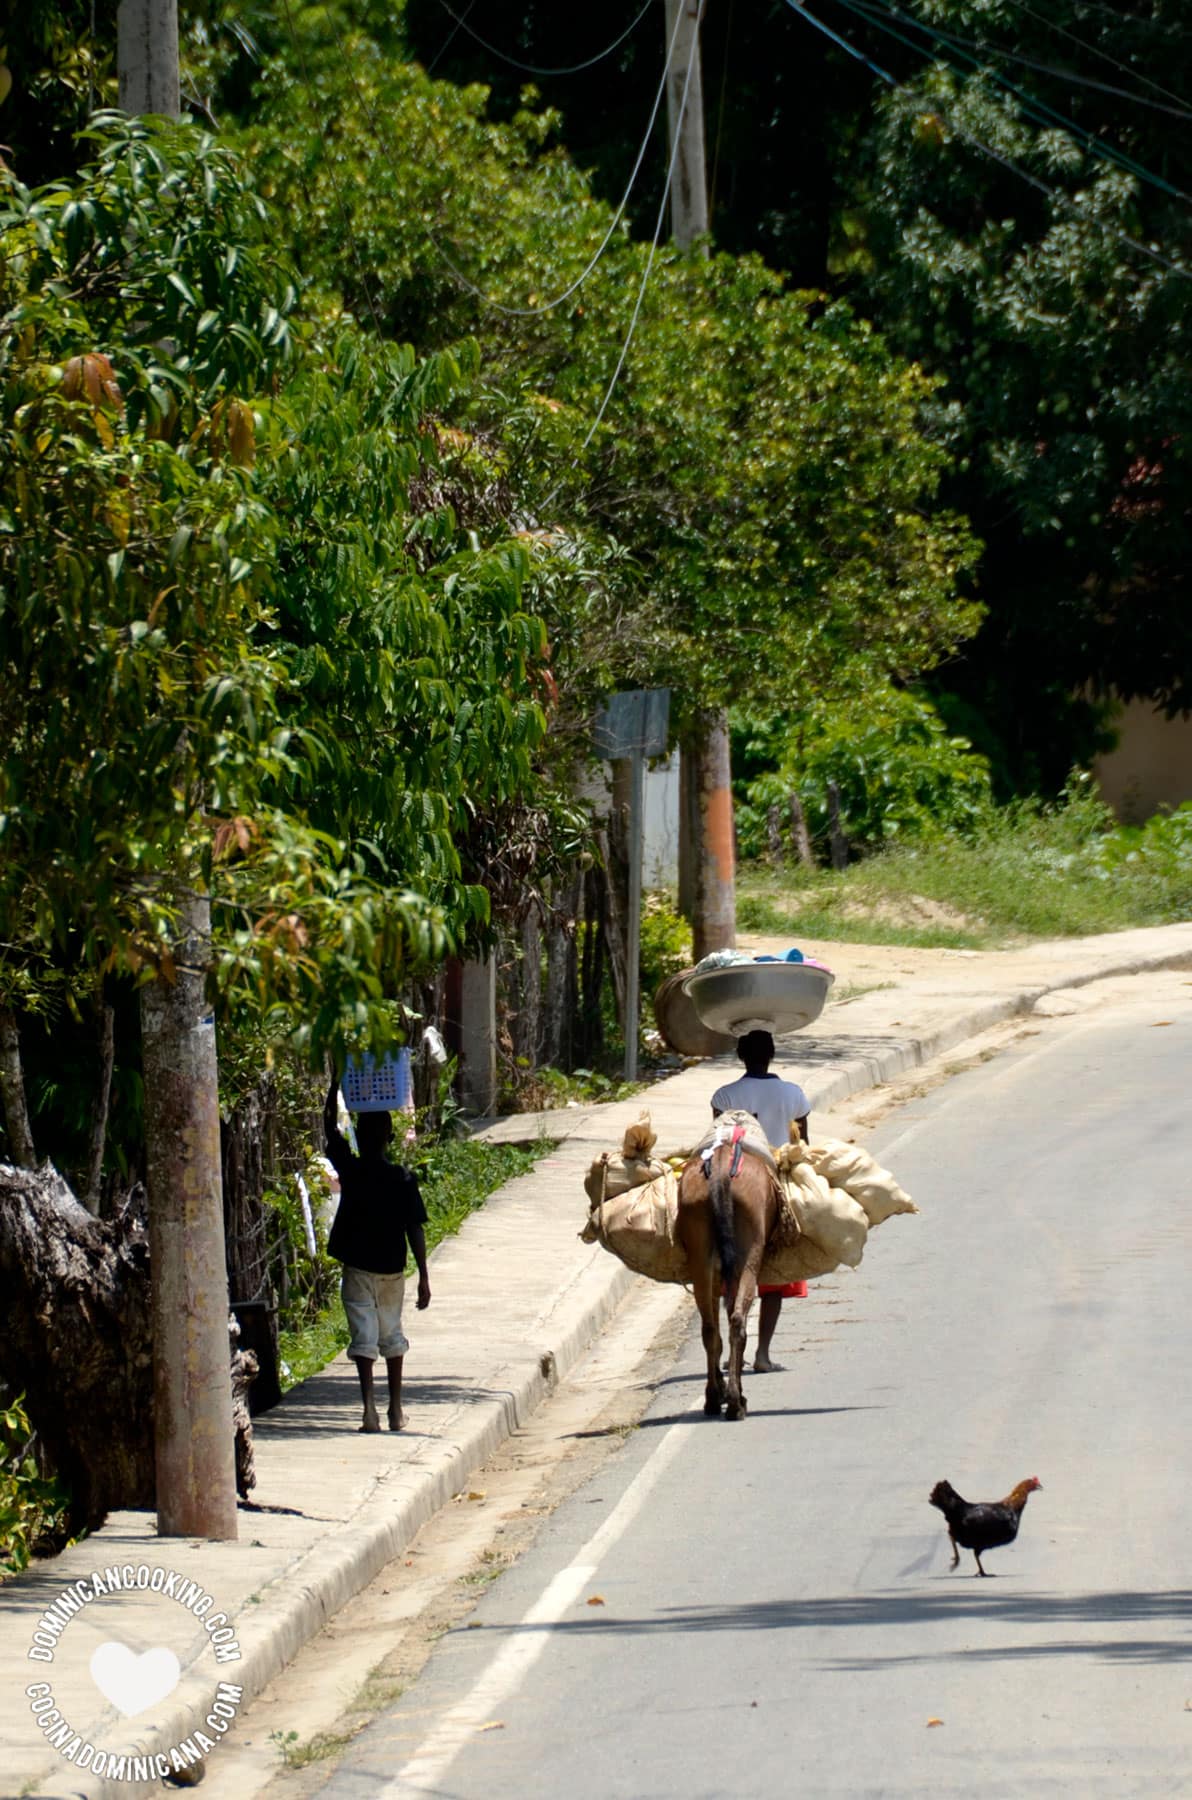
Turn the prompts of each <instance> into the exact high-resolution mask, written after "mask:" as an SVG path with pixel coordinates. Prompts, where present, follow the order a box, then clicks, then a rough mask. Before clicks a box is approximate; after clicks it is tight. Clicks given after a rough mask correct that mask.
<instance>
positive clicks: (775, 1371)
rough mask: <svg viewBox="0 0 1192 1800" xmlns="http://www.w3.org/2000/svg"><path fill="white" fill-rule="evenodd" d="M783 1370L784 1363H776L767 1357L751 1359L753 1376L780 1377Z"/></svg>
mask: <svg viewBox="0 0 1192 1800" xmlns="http://www.w3.org/2000/svg"><path fill="white" fill-rule="evenodd" d="M785 1368H786V1364H785V1363H776V1362H774V1361H773V1359H772V1358H771V1357H769V1356H756V1357H754V1359H753V1372H754V1374H755V1375H781V1374H782V1371H783V1370H784V1369H785Z"/></svg>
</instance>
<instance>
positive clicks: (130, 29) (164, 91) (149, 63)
mask: <svg viewBox="0 0 1192 1800" xmlns="http://www.w3.org/2000/svg"><path fill="white" fill-rule="evenodd" d="M116 68H117V74H118V78H119V84H120V110H121V112H126V113H130V114H132V115H133V116H134V117H137V116H139V115H140V114H141V113H163V114H165V116H166V117H167V118H171V119H176V118H177V117H178V115H179V113H180V112H181V111H182V99H181V94H180V91H179V84H178V0H120V5H119V7H118V9H117V12H116Z"/></svg>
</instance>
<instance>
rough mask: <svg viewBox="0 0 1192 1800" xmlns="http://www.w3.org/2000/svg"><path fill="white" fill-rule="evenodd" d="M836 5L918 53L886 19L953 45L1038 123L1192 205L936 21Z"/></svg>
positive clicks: (869, 1) (1191, 197) (870, 3)
mask: <svg viewBox="0 0 1192 1800" xmlns="http://www.w3.org/2000/svg"><path fill="white" fill-rule="evenodd" d="M837 5H839V6H843V7H844V9H845V10H846V11H847V12H851V13H852V14H853V15H854V16H855V17H856V18H859V19H861V20H862V22H863V23H865V24H868V25H873V26H874V27H876V29H877V30H878V31H883V32H885V33H886V35H887V37H892V38H894V39H895V40H896V42H898V43H900V44H902V45H904V46H905V47H906V48H907V49H909V50H911V51H913V52H914V53H915V54H916V55H922V54H923V51H922V48H921V46H920V45H918V44H916V43H914V42H913V41H912V40H911V39H910V38H908V37H906V36H904V34H903V33H902V32H901V31H899V30H898V29H897V28H896V27H895V26H893V25H891V24H889V23H887V21H888V20H889V19H891V18H898V19H899V20H901V21H903V22H905V23H906V24H907V25H908V26H910V27H911V29H912V30H915V31H918V32H920V33H921V34H922V35H923V36H925V37H927V38H928V39H930V40H931V41H932V42H933V43H937V44H939V45H940V46H941V47H943V48H945V49H952V50H953V52H954V54H956V55H958V56H959V57H960V58H961V59H962V60H963V61H964V62H966V63H968V64H969V66H970V68H972V69H974V70H976V71H977V72H978V73H981V74H988V75H989V76H991V77H992V79H993V80H994V81H996V82H999V83H1000V84H1001V86H1002V87H1004V88H1005V89H1006V90H1007V91H1008V92H1009V93H1012V94H1013V95H1014V96H1015V98H1016V99H1017V100H1018V101H1019V102H1020V104H1021V105H1022V107H1023V109H1024V110H1025V112H1026V113H1027V114H1028V116H1030V117H1032V118H1033V119H1034V120H1035V122H1036V123H1037V124H1040V125H1044V126H1058V127H1059V129H1060V130H1061V131H1064V132H1066V133H1067V134H1068V135H1069V136H1070V137H1072V138H1074V139H1075V140H1076V141H1078V142H1079V143H1081V144H1083V146H1084V148H1085V149H1086V150H1087V151H1088V153H1089V154H1090V155H1091V156H1097V157H1100V158H1101V160H1102V161H1103V162H1109V163H1112V164H1113V165H1114V166H1115V167H1116V168H1119V169H1121V170H1123V171H1124V172H1125V173H1126V174H1129V175H1133V176H1134V177H1135V178H1136V179H1137V180H1139V181H1145V182H1148V183H1149V184H1150V185H1151V186H1152V187H1156V188H1158V189H1159V190H1160V191H1161V192H1162V193H1165V194H1168V195H1170V196H1171V198H1172V199H1173V200H1184V201H1187V202H1188V204H1189V205H1192V194H1187V193H1185V192H1184V190H1183V189H1182V188H1178V187H1176V186H1175V185H1174V184H1173V183H1172V182H1170V181H1168V180H1166V178H1165V177H1164V176H1162V175H1156V174H1155V173H1154V171H1153V170H1151V169H1148V168H1146V167H1145V165H1144V164H1142V163H1140V162H1137V161H1136V160H1135V159H1134V158H1133V157H1131V156H1127V155H1126V153H1125V152H1124V151H1121V150H1118V149H1117V148H1116V146H1114V145H1112V144H1107V143H1106V142H1105V141H1104V140H1103V139H1102V138H1100V137H1098V136H1097V134H1096V133H1095V132H1091V131H1088V130H1086V129H1085V128H1084V126H1082V125H1078V124H1077V123H1076V121H1075V120H1074V119H1071V118H1069V117H1068V115H1067V114H1066V113H1062V112H1059V111H1057V109H1056V108H1055V107H1053V106H1050V105H1048V103H1047V102H1046V101H1045V100H1039V99H1037V98H1036V97H1035V95H1033V94H1031V93H1029V92H1028V91H1027V90H1026V89H1025V88H1022V87H1020V86H1019V85H1018V83H1017V82H1015V81H1012V80H1011V79H1010V78H1009V76H1007V75H1003V74H1002V73H1001V71H1000V70H999V69H997V68H995V67H994V66H993V64H992V63H991V62H990V60H989V58H988V56H985V57H975V56H971V55H970V54H969V53H968V51H967V50H964V49H960V48H959V47H958V44H959V42H960V40H957V39H955V38H952V37H951V36H950V34H949V33H947V32H941V31H939V30H938V29H937V28H936V27H935V26H933V25H925V24H923V23H922V22H921V21H920V20H918V19H916V18H914V17H913V15H911V14H909V13H906V12H903V11H902V10H901V9H897V10H894V9H891V8H890V7H887V6H884V5H882V4H880V0H837ZM978 48H983V46H980V45H979V46H978Z"/></svg>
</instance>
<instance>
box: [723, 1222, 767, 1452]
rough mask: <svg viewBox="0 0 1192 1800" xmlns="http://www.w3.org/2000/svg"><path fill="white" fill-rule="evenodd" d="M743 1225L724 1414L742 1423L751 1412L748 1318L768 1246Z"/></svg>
mask: <svg viewBox="0 0 1192 1800" xmlns="http://www.w3.org/2000/svg"><path fill="white" fill-rule="evenodd" d="M742 1224H743V1226H744V1229H743V1230H742V1231H741V1233H740V1235H739V1237H738V1248H739V1250H740V1252H741V1264H742V1266H741V1273H740V1275H739V1277H738V1278H737V1282H736V1292H735V1293H734V1295H733V1297H732V1301H731V1303H730V1305H729V1320H728V1343H729V1350H728V1406H727V1408H726V1411H725V1417H726V1418H729V1419H743V1418H744V1416H745V1414H746V1413H747V1412H748V1411H749V1403H748V1401H747V1400H746V1398H745V1394H744V1390H743V1387H742V1378H743V1375H744V1370H745V1337H746V1334H747V1332H748V1329H749V1314H750V1311H751V1309H752V1307H753V1302H754V1300H755V1299H756V1298H757V1281H758V1275H759V1273H760V1271H761V1266H762V1253H763V1251H764V1249H765V1242H764V1239H763V1238H762V1237H761V1236H760V1234H757V1233H754V1232H753V1231H751V1229H750V1227H749V1225H748V1224H747V1223H745V1222H744V1221H742ZM742 1238H744V1239H745V1240H746V1241H745V1242H742V1241H741V1239H742ZM750 1238H752V1239H753V1241H752V1242H749V1241H748V1240H749V1239H750Z"/></svg>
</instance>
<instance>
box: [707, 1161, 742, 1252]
mask: <svg viewBox="0 0 1192 1800" xmlns="http://www.w3.org/2000/svg"><path fill="white" fill-rule="evenodd" d="M731 1155H732V1151H731V1150H730V1149H729V1147H728V1146H727V1145H723V1146H721V1147H720V1148H719V1149H717V1150H714V1151H713V1153H712V1160H711V1162H710V1163H709V1165H708V1204H709V1206H710V1207H711V1209H712V1236H713V1238H714V1240H715V1243H716V1254H717V1255H718V1256H719V1258H720V1277H721V1280H722V1281H723V1282H724V1283H725V1284H726V1285H727V1284H728V1283H729V1282H731V1281H732V1280H733V1279H734V1277H735V1276H736V1273H737V1234H736V1231H735V1229H734V1225H733V1186H732V1179H731V1177H730V1175H729V1158H730V1157H731Z"/></svg>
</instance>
